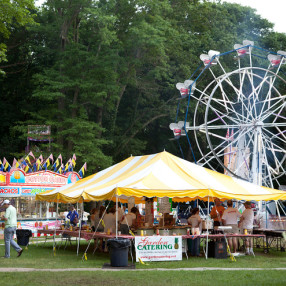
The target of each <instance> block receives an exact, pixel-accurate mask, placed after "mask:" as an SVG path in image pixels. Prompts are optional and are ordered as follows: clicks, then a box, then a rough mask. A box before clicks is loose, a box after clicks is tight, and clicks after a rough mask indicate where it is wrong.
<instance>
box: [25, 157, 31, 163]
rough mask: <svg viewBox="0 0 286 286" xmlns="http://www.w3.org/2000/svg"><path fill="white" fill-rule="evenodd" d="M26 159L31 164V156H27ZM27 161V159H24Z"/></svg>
mask: <svg viewBox="0 0 286 286" xmlns="http://www.w3.org/2000/svg"><path fill="white" fill-rule="evenodd" d="M25 160H27V161H28V162H29V164H31V161H30V158H29V155H28V156H26V158H25ZM24 162H25V161H24Z"/></svg>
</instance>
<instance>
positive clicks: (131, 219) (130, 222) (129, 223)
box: [120, 207, 138, 234]
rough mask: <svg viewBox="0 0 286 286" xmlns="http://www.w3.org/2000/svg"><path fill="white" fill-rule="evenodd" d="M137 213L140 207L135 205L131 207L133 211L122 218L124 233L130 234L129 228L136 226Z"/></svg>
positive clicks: (122, 230) (121, 226)
mask: <svg viewBox="0 0 286 286" xmlns="http://www.w3.org/2000/svg"><path fill="white" fill-rule="evenodd" d="M137 213H138V209H137V208H136V207H133V208H132V209H131V212H130V213H128V214H127V215H125V216H124V217H123V218H122V222H121V225H120V231H121V233H122V234H129V229H130V228H131V227H136V215H137Z"/></svg>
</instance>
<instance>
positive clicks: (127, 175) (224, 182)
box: [36, 151, 286, 260]
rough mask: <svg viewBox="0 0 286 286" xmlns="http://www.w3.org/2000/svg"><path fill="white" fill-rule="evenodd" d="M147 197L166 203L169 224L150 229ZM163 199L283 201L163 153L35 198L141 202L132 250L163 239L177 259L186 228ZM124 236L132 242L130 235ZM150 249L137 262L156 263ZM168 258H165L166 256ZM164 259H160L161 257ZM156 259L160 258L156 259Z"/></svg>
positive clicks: (128, 161)
mask: <svg viewBox="0 0 286 286" xmlns="http://www.w3.org/2000/svg"><path fill="white" fill-rule="evenodd" d="M146 198H147V199H146ZM151 198H152V199H153V201H157V200H158V201H159V200H161V203H162V204H163V205H164V204H165V205H167V207H166V208H165V210H164V211H162V212H165V213H167V215H165V216H163V217H164V218H165V219H166V222H167V223H168V225H166V224H165V221H164V218H163V223H162V224H161V225H160V224H159V225H153V219H152V218H151V219H150V218H148V217H147V216H148V214H147V204H148V202H150V199H151ZM163 198H167V201H169V200H170V199H171V200H172V201H174V202H187V201H191V200H196V199H200V200H203V201H206V202H207V203H208V204H209V203H210V202H213V201H214V198H220V199H221V200H227V199H236V200H247V201H250V200H254V201H260V200H264V201H268V200H278V199H279V200H285V198H286V193H285V192H284V191H278V190H275V189H270V188H266V187H260V186H257V185H254V184H251V183H249V182H246V181H243V180H239V179H236V178H233V177H229V176H227V175H224V174H220V173H217V172H215V171H212V170H209V169H207V168H204V167H201V166H199V165H196V164H194V163H191V162H188V161H186V160H183V159H181V158H178V157H176V156H174V155H172V154H170V153H168V152H165V151H164V152H161V153H158V154H153V155H147V156H136V157H130V158H128V159H126V160H124V161H122V162H120V163H118V164H116V165H114V166H111V167H109V168H107V169H105V170H103V171H101V172H99V173H96V174H94V175H91V176H89V177H87V178H85V179H82V180H80V181H78V182H75V183H72V184H69V185H66V186H63V187H61V188H58V189H55V190H51V191H47V192H44V193H40V194H37V195H36V200H39V201H47V202H56V203H60V202H64V203H76V202H84V201H87V202H88V201H103V200H109V201H110V200H113V201H116V202H129V203H131V204H139V203H142V202H143V203H145V202H146V208H145V210H146V216H145V217H144V218H143V219H142V220H141V222H142V224H141V225H140V227H139V228H138V229H137V235H136V236H135V243H137V248H138V243H139V244H140V243H141V245H142V243H143V244H144V242H142V237H147V239H145V242H146V241H150V240H154V239H155V236H156V237H157V238H156V239H155V240H156V241H154V242H151V244H152V243H154V244H153V245H158V244H159V245H160V243H162V241H163V240H164V242H163V243H164V245H165V244H166V245H167V247H168V245H170V246H169V247H170V248H172V250H173V260H178V259H181V257H182V256H180V255H178V251H175V250H178V249H179V251H181V253H182V251H184V249H183V247H182V240H181V239H184V238H188V237H190V236H191V234H190V233H188V226H182V225H181V226H178V225H175V222H174V220H173V219H172V217H171V218H170V216H171V215H172V214H170V208H169V206H168V204H166V202H165V203H164V202H163V200H164V199H163ZM159 204H160V202H159ZM117 205H118V204H116V206H117ZM152 209H153V210H154V208H153V206H152V203H151V206H150V210H151V212H152V211H153V210H152ZM116 213H117V212H116ZM151 214H152V213H151ZM152 215H153V214H152ZM208 228H209V223H208V222H206V235H208V234H209V232H208ZM118 230H119V226H118V223H117V224H116V231H115V233H114V234H108V235H109V236H110V235H111V237H112V235H113V236H116V237H117V236H122V235H120V234H118ZM167 230H168V231H167ZM77 235H78V234H77ZM82 235H83V237H85V238H89V239H91V238H94V237H96V236H97V235H98V236H103V235H107V234H106V233H104V234H102V233H101V234H97V233H96V232H95V233H90V234H87V233H85V234H82ZM108 235H107V237H109V236H108ZM107 237H106V238H107ZM123 237H130V238H132V237H131V236H123ZM160 237H161V240H160ZM136 238H138V239H139V240H140V241H141V242H140V241H138V239H137V241H136ZM162 239H163V240H162ZM165 240H166V241H165ZM160 247H161V246H159V248H160ZM162 247H163V246H162ZM139 248H140V247H139ZM151 248H152V247H151ZM156 249H157V248H156ZM136 250H137V249H136ZM157 250H158V249H157ZM150 251H151V249H150ZM150 251H149V250H148V251H147V253H145V255H144V256H143V255H142V253H141V254H140V255H141V257H137V258H141V259H142V260H156V258H155V256H156V255H152V256H151V253H152V251H151V252H150ZM158 253H159V252H158ZM159 255H160V253H159ZM168 255H169V257H170V254H168ZM168 255H165V257H167V256H168ZM171 256H172V255H171ZM148 257H149V258H148ZM150 257H151V258H150ZM152 257H153V258H152ZM162 257H163V258H162V260H165V259H164V255H163V256H162ZM157 258H158V257H157ZM157 260H160V258H158V259H157Z"/></svg>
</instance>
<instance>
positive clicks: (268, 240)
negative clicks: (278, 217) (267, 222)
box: [253, 228, 286, 253]
mask: <svg viewBox="0 0 286 286" xmlns="http://www.w3.org/2000/svg"><path fill="white" fill-rule="evenodd" d="M253 233H254V234H263V235H264V237H265V238H264V239H256V247H257V248H259V247H263V248H264V252H265V253H268V252H269V250H270V249H276V250H277V251H278V250H279V249H280V251H282V252H284V251H285V240H284V236H283V234H284V233H286V230H274V229H273V230H272V229H263V228H259V229H253ZM284 235H285V234H284ZM265 244H266V245H265Z"/></svg>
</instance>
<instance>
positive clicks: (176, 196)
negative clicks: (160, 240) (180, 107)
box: [36, 151, 286, 203]
mask: <svg viewBox="0 0 286 286" xmlns="http://www.w3.org/2000/svg"><path fill="white" fill-rule="evenodd" d="M115 195H117V196H119V197H121V198H122V197H124V198H126V197H136V198H137V201H138V199H140V198H142V197H170V198H173V200H174V201H189V200H192V199H202V200H207V199H208V197H211V198H214V197H217V198H220V199H237V200H256V201H259V200H265V201H266V200H278V199H280V200H285V199H286V192H284V191H279V190H275V189H271V188H266V187H260V186H257V185H254V184H252V183H249V182H246V181H243V180H240V179H236V178H233V177H229V176H227V175H224V174H221V173H218V172H215V171H212V170H209V169H207V168H204V167H202V166H199V165H196V164H194V163H191V162H189V161H186V160H183V159H181V158H178V157H176V156H174V155H172V154H170V153H168V152H165V151H164V152H161V153H158V154H153V155H146V156H135V157H130V158H128V159H126V160H124V161H122V162H120V163H118V164H116V165H113V166H111V167H109V168H107V169H105V170H103V171H101V172H98V173H96V174H94V175H91V176H89V177H86V178H84V179H82V180H79V181H77V182H75V183H72V184H68V185H66V186H64V187H61V188H57V189H54V190H52V191H47V192H44V193H40V194H37V195H36V199H37V200H40V201H49V202H57V201H58V202H65V203H75V202H80V201H100V200H108V199H112V198H113V197H114V196H115Z"/></svg>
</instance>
